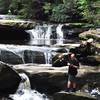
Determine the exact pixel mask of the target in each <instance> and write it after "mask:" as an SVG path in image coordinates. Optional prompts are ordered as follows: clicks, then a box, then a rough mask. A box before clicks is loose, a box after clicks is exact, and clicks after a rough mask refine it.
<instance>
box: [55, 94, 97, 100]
mask: <svg viewBox="0 0 100 100" xmlns="http://www.w3.org/2000/svg"><path fill="white" fill-rule="evenodd" d="M54 100H97V99H96V98H95V97H92V96H91V95H89V94H87V93H84V92H77V93H66V92H58V93H55V95H54Z"/></svg>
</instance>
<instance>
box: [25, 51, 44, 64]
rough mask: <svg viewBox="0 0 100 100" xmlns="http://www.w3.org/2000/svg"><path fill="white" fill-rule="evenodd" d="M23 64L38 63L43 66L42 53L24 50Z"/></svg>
mask: <svg viewBox="0 0 100 100" xmlns="http://www.w3.org/2000/svg"><path fill="white" fill-rule="evenodd" d="M24 62H25V63H34V62H35V63H38V64H45V56H44V54H43V53H42V52H39V51H32V50H25V51H24Z"/></svg>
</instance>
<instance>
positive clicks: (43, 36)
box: [26, 24, 64, 45]
mask: <svg viewBox="0 0 100 100" xmlns="http://www.w3.org/2000/svg"><path fill="white" fill-rule="evenodd" d="M62 27H63V24H59V25H55V24H53V25H52V24H43V25H36V26H35V28H33V29H31V30H26V32H28V33H29V34H30V37H31V41H30V42H29V44H31V45H53V44H56V43H57V44H62V43H63V38H64V36H63V31H62ZM55 41H56V42H55Z"/></svg>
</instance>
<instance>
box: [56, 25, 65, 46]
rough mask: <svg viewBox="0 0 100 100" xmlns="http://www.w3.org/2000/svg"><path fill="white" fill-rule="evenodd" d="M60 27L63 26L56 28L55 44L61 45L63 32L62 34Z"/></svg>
mask: <svg viewBox="0 0 100 100" xmlns="http://www.w3.org/2000/svg"><path fill="white" fill-rule="evenodd" d="M62 27H63V24H59V25H58V26H57V28H56V32H57V44H63V39H64V38H63V37H64V35H63V32H62Z"/></svg>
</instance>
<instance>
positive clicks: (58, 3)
mask: <svg viewBox="0 0 100 100" xmlns="http://www.w3.org/2000/svg"><path fill="white" fill-rule="evenodd" d="M8 11H11V12H8ZM0 13H2V14H7V13H8V14H15V15H20V16H21V17H22V18H26V19H27V18H28V19H39V20H48V21H53V22H81V21H83V22H88V23H93V24H95V25H97V24H98V25H99V23H100V0H0Z"/></svg>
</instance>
